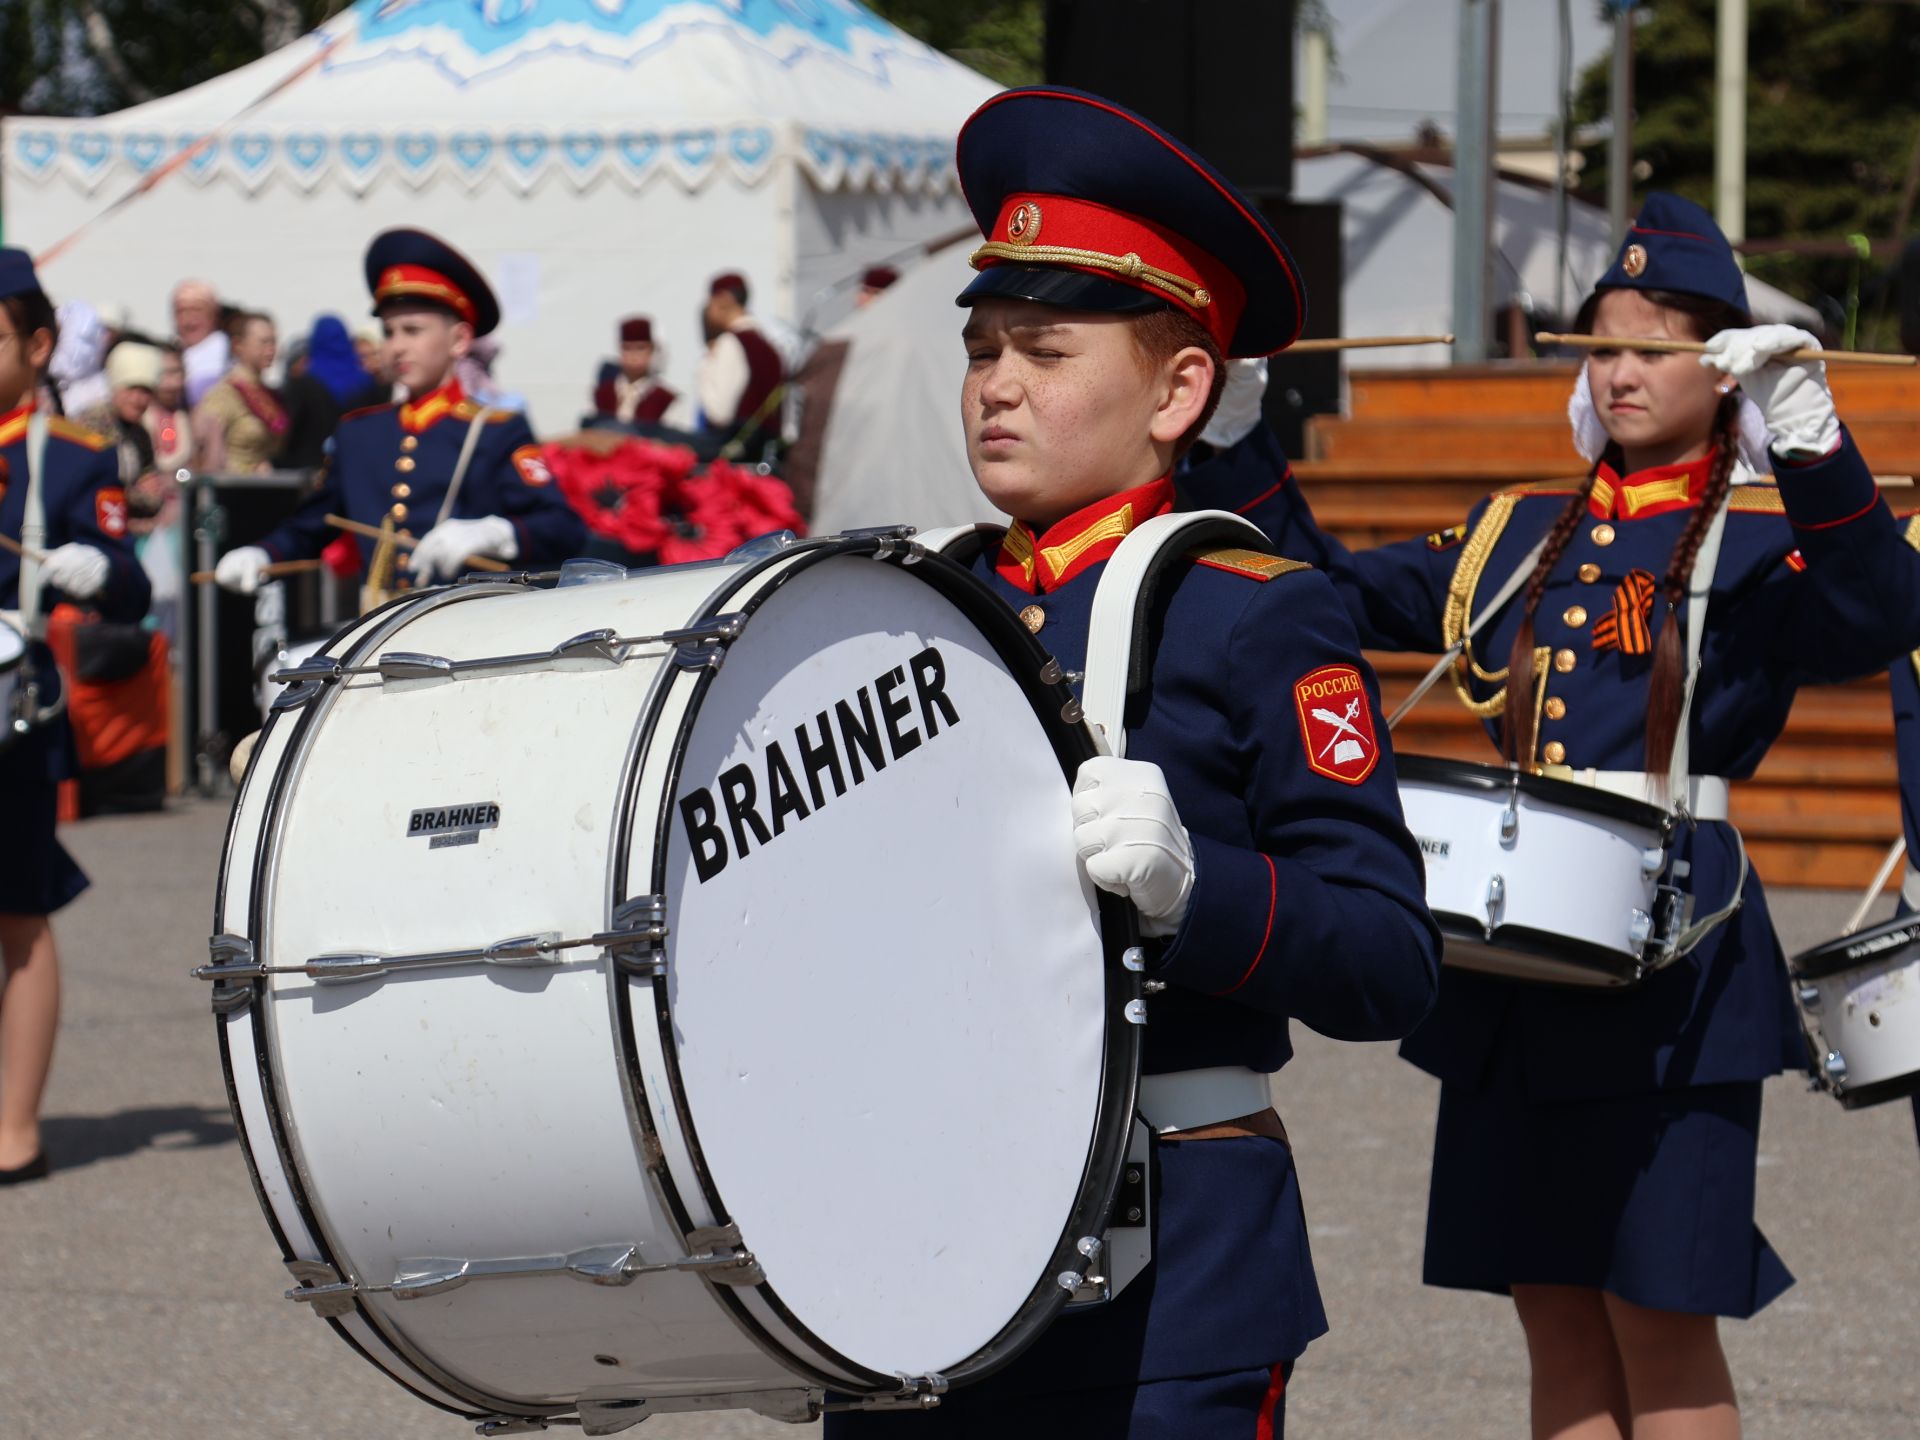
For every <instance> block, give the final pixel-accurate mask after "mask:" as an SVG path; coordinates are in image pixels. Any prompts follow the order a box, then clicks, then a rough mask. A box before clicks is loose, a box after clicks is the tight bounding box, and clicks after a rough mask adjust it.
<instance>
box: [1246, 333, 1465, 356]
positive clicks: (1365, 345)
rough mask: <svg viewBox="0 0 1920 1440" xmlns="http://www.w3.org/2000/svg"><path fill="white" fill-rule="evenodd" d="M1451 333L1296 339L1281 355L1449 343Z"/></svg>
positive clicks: (1451, 337)
mask: <svg viewBox="0 0 1920 1440" xmlns="http://www.w3.org/2000/svg"><path fill="white" fill-rule="evenodd" d="M1452 343H1453V336H1451V335H1336V336H1330V337H1328V338H1325V339H1314V340H1296V341H1294V342H1293V344H1291V345H1289V346H1288V347H1287V348H1286V349H1285V350H1283V351H1282V352H1281V354H1283V355H1319V354H1322V353H1324V352H1325V351H1328V350H1390V349H1392V348H1393V347H1394V346H1396V345H1451V344H1452Z"/></svg>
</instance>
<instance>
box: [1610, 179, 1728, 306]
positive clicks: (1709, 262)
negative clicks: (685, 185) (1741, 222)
mask: <svg viewBox="0 0 1920 1440" xmlns="http://www.w3.org/2000/svg"><path fill="white" fill-rule="evenodd" d="M1594 288H1595V289H1596V290H1672V291H1675V292H1677V293H1679V294H1682V295H1699V296H1702V297H1703V298H1705V299H1708V300H1718V301H1720V302H1721V303H1723V304H1726V305H1731V306H1732V307H1733V308H1734V309H1736V310H1738V311H1739V312H1740V313H1741V314H1743V315H1744V314H1746V313H1747V309H1748V307H1747V282H1746V279H1745V277H1744V276H1742V275H1741V273H1740V267H1739V266H1738V265H1736V264H1735V263H1734V259H1733V247H1732V246H1731V245H1729V244H1728V243H1727V237H1726V236H1725V235H1723V234H1721V233H1720V227H1719V226H1718V225H1716V224H1714V223H1713V216H1711V215H1709V214H1708V213H1707V212H1706V211H1705V210H1703V209H1701V208H1700V207H1699V206H1698V205H1696V204H1694V203H1693V201H1691V200H1682V199H1681V198H1680V197H1679V196H1678V195H1669V194H1667V193H1666V192H1665V191H1661V190H1655V191H1653V192H1652V193H1651V194H1649V195H1648V196H1647V198H1646V199H1645V200H1644V201H1643V202H1642V203H1641V206H1640V213H1639V214H1638V215H1636V216H1635V217H1634V220H1633V224H1631V225H1629V226H1628V227H1627V234H1626V238H1625V239H1624V240H1622V241H1621V242H1620V253H1619V254H1618V255H1616V256H1615V257H1614V260H1613V268H1612V269H1610V270H1608V271H1607V273H1606V274H1604V275H1602V276H1601V277H1600V283H1599V284H1598V285H1596V286H1594Z"/></svg>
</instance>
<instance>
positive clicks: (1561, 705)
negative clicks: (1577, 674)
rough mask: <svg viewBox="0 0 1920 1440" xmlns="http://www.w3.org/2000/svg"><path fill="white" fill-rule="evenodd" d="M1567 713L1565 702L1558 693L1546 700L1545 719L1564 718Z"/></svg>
mask: <svg viewBox="0 0 1920 1440" xmlns="http://www.w3.org/2000/svg"><path fill="white" fill-rule="evenodd" d="M1566 714H1567V702H1566V701H1564V700H1562V699H1561V698H1560V697H1559V696H1558V695H1555V696H1553V697H1552V698H1551V699H1550V700H1548V701H1547V719H1549V720H1564V719H1565V718H1566Z"/></svg>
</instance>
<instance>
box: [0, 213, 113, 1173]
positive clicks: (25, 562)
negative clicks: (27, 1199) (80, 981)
mask: <svg viewBox="0 0 1920 1440" xmlns="http://www.w3.org/2000/svg"><path fill="white" fill-rule="evenodd" d="M57 330H58V327H57V325H56V323H55V321H54V312H53V303H52V302H51V301H50V300H48V299H47V297H46V295H45V293H44V292H42V290H41V289H40V282H39V280H38V278H37V277H36V276H35V275H34V272H33V262H32V260H31V259H29V258H28V256H27V254H26V252H25V251H21V250H8V249H0V535H4V536H5V537H6V538H7V539H8V540H10V541H12V542H14V545H12V546H0V612H4V614H5V618H6V620H7V621H8V623H9V624H10V625H13V626H15V627H17V628H16V631H15V633H16V634H25V635H27V636H28V637H29V647H28V655H29V659H30V661H31V663H32V665H33V672H34V679H35V682H36V684H37V685H38V687H39V696H38V701H39V704H40V705H42V706H50V705H51V703H52V701H53V700H54V698H55V697H56V696H57V694H58V686H59V678H58V675H57V672H56V671H55V670H54V667H53V657H52V656H51V654H49V653H48V652H47V650H46V648H45V647H44V646H42V645H40V644H38V643H37V637H38V634H39V631H40V629H41V625H42V621H43V620H44V617H45V615H46V613H47V612H48V611H49V610H50V609H52V607H53V606H54V605H55V604H56V603H58V601H60V600H61V599H63V598H64V599H67V600H72V601H75V602H77V603H80V604H84V605H88V606H90V607H92V608H94V609H97V610H99V611H100V612H101V613H102V614H104V615H105V616H106V617H107V618H108V619H109V620H138V619H139V618H140V616H141V615H143V614H145V613H146V609H147V577H146V573H145V572H144V571H143V570H141V568H140V562H139V561H138V560H137V559H136V558H135V557H134V553H133V549H132V547H131V546H130V545H129V544H128V543H127V497H126V492H125V491H124V490H122V489H121V487H120V473H119V465H118V462H117V460H116V459H115V456H114V452H113V449H112V447H111V445H110V443H109V442H108V441H107V440H105V439H104V438H102V437H100V436H97V435H94V434H92V433H91V432H89V431H87V430H83V429H81V428H80V427H79V426H77V425H73V424H70V423H69V422H68V421H66V420H64V419H61V418H59V417H58V416H49V415H46V414H44V413H43V412H42V411H41V409H40V408H39V406H38V404H37V394H38V391H39V386H40V382H41V377H42V375H43V374H45V372H46V369H47V363H48V360H49V359H50V358H51V356H52V355H53V349H54V343H55V340H56V339H57ZM14 546H20V547H23V550H24V552H25V553H22V550H17V549H15V548H14ZM13 720H14V717H13V716H12V715H0V726H5V727H6V729H5V731H0V955H3V956H4V959H5V972H6V983H5V987H4V988H0V1185H14V1184H18V1183H20V1182H21V1181H24V1180H38V1179H40V1178H41V1177H43V1176H44V1175H45V1174H46V1173H47V1159H46V1156H45V1154H44V1153H43V1152H42V1151H41V1149H40V1096H41V1093H42V1091H44V1090H45V1088H46V1083H47V1071H48V1069H49V1068H50V1067H51V1065H52V1063H53V1037H54V1031H55V1029H56V1028H57V1027H58V1025H59V1020H60V971H59V959H58V956H57V954H56V952H55V949H54V943H53V930H52V927H51V926H50V925H49V924H48V923H47V917H48V916H49V915H51V914H52V913H53V912H54V911H55V910H58V909H59V908H60V907H61V906H62V905H65V904H66V903H67V902H68V901H69V900H71V899H73V898H74V896H76V895H78V894H79V893H80V892H81V891H82V890H84V889H85V888H86V885H87V877H86V876H85V875H83V874H81V873H80V867H79V866H77V865H75V864H74V863H73V860H72V858H71V857H70V856H69V855H68V854H67V852H66V851H65V850H64V849H62V848H61V845H60V842H59V841H58V840H56V839H55V838H54V833H53V825H54V812H55V808H56V807H55V794H56V790H55V787H56V784H57V782H58V781H59V780H60V779H61V778H62V777H64V776H65V775H66V773H67V770H68V762H69V759H70V750H71V740H70V737H69V734H68V731H67V729H66V727H65V724H64V723H63V722H61V721H59V720H54V721H51V722H48V723H42V724H38V725H36V726H34V727H33V728H31V729H29V730H28V731H27V732H26V733H25V734H15V733H13V732H12V727H13ZM9 741H11V743H8V742H9Z"/></svg>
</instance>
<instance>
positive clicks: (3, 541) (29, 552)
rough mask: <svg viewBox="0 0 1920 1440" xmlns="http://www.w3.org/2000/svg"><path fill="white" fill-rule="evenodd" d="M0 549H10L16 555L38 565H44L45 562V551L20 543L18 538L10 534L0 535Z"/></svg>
mask: <svg viewBox="0 0 1920 1440" xmlns="http://www.w3.org/2000/svg"><path fill="white" fill-rule="evenodd" d="M0 550H7V551H10V552H12V553H13V554H15V555H18V556H19V557H20V558H21V559H22V560H31V561H33V562H34V563H35V564H38V565H44V564H46V563H47V552H46V551H44V550H36V549H34V548H33V546H31V545H22V544H21V543H20V542H19V541H18V540H15V539H14V538H13V537H12V536H11V535H0Z"/></svg>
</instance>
